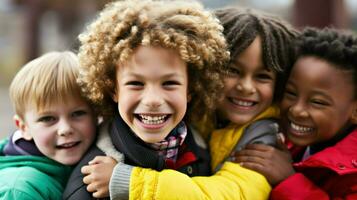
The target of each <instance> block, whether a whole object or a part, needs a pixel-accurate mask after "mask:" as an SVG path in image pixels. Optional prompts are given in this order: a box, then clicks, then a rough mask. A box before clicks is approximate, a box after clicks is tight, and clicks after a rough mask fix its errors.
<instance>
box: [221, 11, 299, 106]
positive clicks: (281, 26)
mask: <svg viewBox="0 0 357 200" xmlns="http://www.w3.org/2000/svg"><path fill="white" fill-rule="evenodd" d="M215 14H216V16H217V17H218V19H219V20H220V21H221V23H222V25H223V28H224V31H223V34H224V35H225V37H226V40H227V44H228V45H229V46H228V48H229V51H230V52H231V60H234V58H235V57H236V56H238V55H239V54H240V53H242V52H243V51H244V50H245V49H246V48H248V46H249V45H250V44H251V43H252V42H253V41H254V39H255V38H256V37H257V36H260V37H261V39H262V52H263V58H262V59H263V63H264V65H265V67H267V68H268V69H270V70H273V71H274V72H275V73H276V74H277V82H276V84H275V85H276V87H275V92H274V93H275V94H274V95H275V96H274V100H278V99H280V97H281V95H282V93H283V89H284V85H285V84H284V83H285V81H286V79H287V73H288V72H289V70H290V69H291V66H292V65H293V63H294V62H295V58H296V55H295V49H294V42H295V41H294V40H295V39H296V37H297V36H298V34H299V32H298V31H297V30H296V29H295V28H293V27H292V26H291V25H290V24H289V23H287V22H285V21H283V20H282V19H280V18H279V17H277V16H274V15H271V14H267V13H263V12H261V11H257V10H253V9H250V8H249V9H248V8H239V7H228V8H222V9H218V10H216V11H215Z"/></svg>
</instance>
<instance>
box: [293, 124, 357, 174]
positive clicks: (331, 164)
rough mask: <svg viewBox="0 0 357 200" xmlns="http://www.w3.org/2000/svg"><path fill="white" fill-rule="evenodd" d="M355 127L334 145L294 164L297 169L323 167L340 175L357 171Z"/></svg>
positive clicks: (356, 134)
mask: <svg viewBox="0 0 357 200" xmlns="http://www.w3.org/2000/svg"><path fill="white" fill-rule="evenodd" d="M356 144H357V129H354V130H353V131H352V132H351V133H350V134H349V135H347V136H346V137H345V138H344V139H342V140H341V141H339V142H338V143H336V144H335V145H334V146H331V147H328V148H326V149H324V150H322V151H320V152H318V153H316V154H314V155H312V156H310V157H309V158H308V159H306V160H305V161H303V162H298V163H295V164H294V167H296V168H297V169H304V168H314V167H324V168H329V169H331V170H333V171H335V172H336V173H338V174H340V175H344V174H349V173H355V172H357V145H356Z"/></svg>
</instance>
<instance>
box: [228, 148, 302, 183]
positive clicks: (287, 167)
mask: <svg viewBox="0 0 357 200" xmlns="http://www.w3.org/2000/svg"><path fill="white" fill-rule="evenodd" d="M279 147H280V149H277V148H274V147H272V146H268V145H264V144H249V145H247V146H246V147H245V148H244V149H243V150H241V151H239V152H234V153H232V155H231V158H232V161H233V162H236V163H239V164H240V165H241V166H243V167H245V168H248V169H251V170H254V171H257V172H259V173H261V174H263V175H264V176H265V178H266V179H267V180H268V182H269V183H270V184H271V185H273V186H274V185H276V184H278V183H280V182H281V181H283V180H284V179H286V178H287V177H289V176H291V175H292V174H294V173H295V170H294V168H293V167H292V159H291V155H290V152H289V151H288V150H287V149H286V147H285V145H284V144H281V143H280V144H279Z"/></svg>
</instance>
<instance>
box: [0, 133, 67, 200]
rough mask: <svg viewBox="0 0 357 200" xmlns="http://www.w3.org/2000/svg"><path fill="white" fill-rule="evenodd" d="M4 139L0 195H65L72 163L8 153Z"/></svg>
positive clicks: (44, 198)
mask: <svg viewBox="0 0 357 200" xmlns="http://www.w3.org/2000/svg"><path fill="white" fill-rule="evenodd" d="M7 142H8V139H5V140H1V141H0V177H1V178H0V199H1V200H3V199H4V200H5V199H6V200H13V199H14V200H15V199H21V200H28V199H29V200H30V199H36V200H53V199H58V200H60V199H62V191H63V188H64V186H65V184H66V181H67V178H68V176H69V174H70V172H71V167H69V166H65V165H62V164H60V163H57V162H55V161H53V160H51V159H49V158H46V157H40V156H4V155H3V149H4V147H5V145H6V144H7Z"/></svg>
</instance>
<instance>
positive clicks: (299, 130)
mask: <svg viewBox="0 0 357 200" xmlns="http://www.w3.org/2000/svg"><path fill="white" fill-rule="evenodd" d="M289 125H290V129H291V130H292V132H293V134H294V135H298V136H306V135H310V134H311V132H312V131H313V130H314V128H312V127H308V126H302V125H298V124H296V123H293V122H290V124H289Z"/></svg>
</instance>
